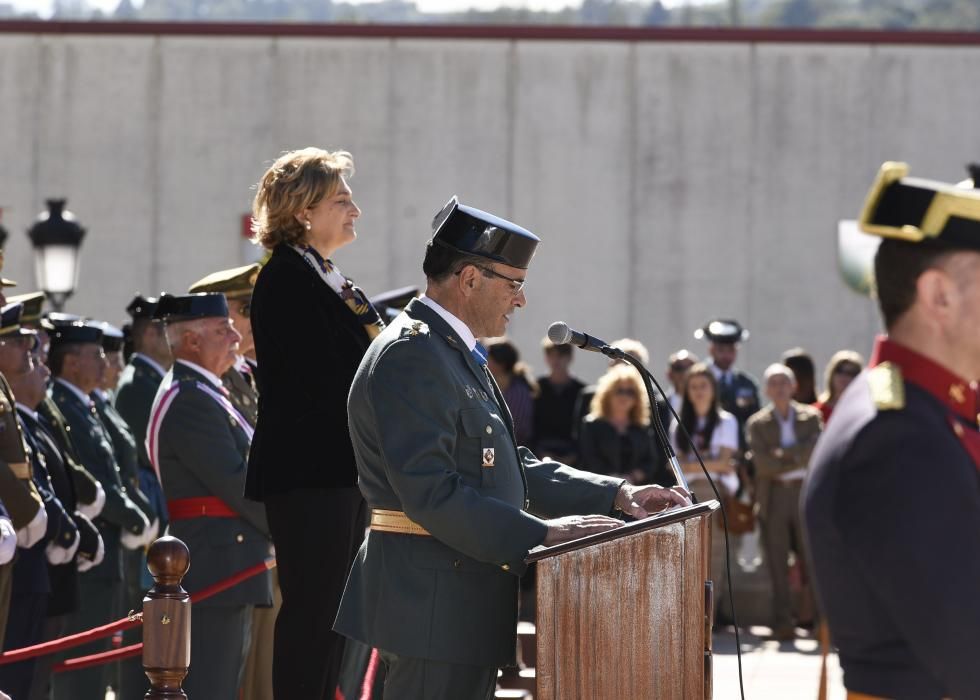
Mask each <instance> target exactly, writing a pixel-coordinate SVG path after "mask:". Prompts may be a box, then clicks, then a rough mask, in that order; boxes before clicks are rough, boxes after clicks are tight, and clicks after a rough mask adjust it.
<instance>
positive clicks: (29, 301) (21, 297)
mask: <svg viewBox="0 0 980 700" xmlns="http://www.w3.org/2000/svg"><path fill="white" fill-rule="evenodd" d="M45 299H47V296H46V295H45V293H44V292H30V293H28V294H18V295H16V296H12V297H7V301H8V302H9V303H11V304H17V303H19V304H23V305H24V311H23V313H22V314H21V316H20V321H21V323H26V324H30V325H37V324H38V323H39V322H40V321H41V311H42V310H43V308H44V300H45Z"/></svg>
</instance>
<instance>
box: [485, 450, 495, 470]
mask: <svg viewBox="0 0 980 700" xmlns="http://www.w3.org/2000/svg"><path fill="white" fill-rule="evenodd" d="M493 458H494V454H493V448H492V447H484V448H483V466H484V467H492V466H493Z"/></svg>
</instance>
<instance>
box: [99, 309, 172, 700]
mask: <svg viewBox="0 0 980 700" xmlns="http://www.w3.org/2000/svg"><path fill="white" fill-rule="evenodd" d="M90 323H92V324H94V325H95V326H96V327H97V328H99V329H100V330H101V331H102V350H103V352H104V353H105V359H106V368H105V372H103V373H102V379H101V380H100V381H99V386H98V387H97V388H96V389H95V391H93V392H92V393H91V394H90V395H89V396H90V398H91V399H92V403H94V404H95V410H96V411H97V412H98V414H99V420H101V421H102V425H104V426H105V429H106V433H107V434H108V435H109V438H110V440H111V441H112V449H113V453H114V454H115V457H116V464H117V465H118V467H119V476H120V478H121V479H122V482H123V485H125V487H126V493H127V494H129V497H130V498H131V499H132V500H133V502H134V503H135V504H136V505H137V506H139V508H140V510H141V511H143V515H145V516H146V519H147V520H148V521H149V522H150V528H149V530H148V531H147V533H146V535H145V537H144V541H145V543H146V544H150V543H152V542H153V540H155V539H156V538H157V535H158V534H159V532H160V518H159V515H158V514H157V510H156V508H155V507H154V506H153V504H152V503H151V502H150V500H149V498H148V497H147V496H146V495H145V494H144V493H143V492H142V491H141V490H140V481H141V480H140V466H139V451H138V449H137V446H136V438H135V437H134V436H133V433H132V431H131V430H130V428H129V424H128V423H127V422H126V419H125V418H123V417H122V415H121V414H120V413H119V412H118V411H117V410H116V409H115V407H114V406H113V404H112V399H113V391H115V388H116V385H117V384H118V382H119V376H120V373H121V372H122V370H123V360H122V347H123V333H122V330H120V329H119V328H116V327H115V326H113V325H112V324H110V323H106V322H104V321H102V322H99V321H93V322H90ZM122 555H123V580H124V582H125V586H124V588H123V601H122V606H123V607H122V609H123V611H127V610H139V609H140V608H141V607H142V605H143V595H144V594H145V593H146V590H147V588H149V585H144V584H146V583H147V582H146V580H145V579H146V577H145V573H146V571H147V569H146V550H145V548H144V547H137V548H136V549H126V550H124V551H123V553H122ZM141 639H142V634H141V632H140V631H139V630H127V631H126V632H125V633H124V635H123V641H124V643H125V644H126V645H129V644H137V643H138V642H139V641H140V640H141ZM119 668H120V674H121V676H122V678H121V681H120V687H121V688H122V692H121V693H120V695H121V697H120V698H119V700H141V699H142V697H143V695H144V692H145V686H146V680H145V679H146V676H145V674H144V673H143V663H142V660H141V659H140V658H138V657H134V658H132V659H126V660H124V661H122V662H120V664H119Z"/></svg>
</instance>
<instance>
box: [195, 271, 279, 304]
mask: <svg viewBox="0 0 980 700" xmlns="http://www.w3.org/2000/svg"><path fill="white" fill-rule="evenodd" d="M261 269H262V266H261V265H259V264H258V263H252V264H251V265H244V266H242V267H233V268H231V269H230V270H221V271H220V272H212V273H211V274H210V275H208V276H207V277H204V278H202V279H199V280H198V281H197V282H195V283H194V284H192V285H191V286H190V288H189V289H188V290H187V291H188V292H190V293H191V294H197V293H200V292H220V293H221V294H224V295H225V296H226V297H227V298H229V299H236V298H240V297H248V296H251V295H252V289H253V288H254V287H255V280H256V279H257V278H258V276H259V270H261Z"/></svg>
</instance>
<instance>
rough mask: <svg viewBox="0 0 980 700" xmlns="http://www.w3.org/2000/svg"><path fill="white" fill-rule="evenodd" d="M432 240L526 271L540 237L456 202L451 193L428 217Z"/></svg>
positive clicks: (461, 251)
mask: <svg viewBox="0 0 980 700" xmlns="http://www.w3.org/2000/svg"><path fill="white" fill-rule="evenodd" d="M432 242H433V243H435V244H436V245H440V246H443V247H445V248H450V249H452V250H455V251H458V252H460V253H464V254H466V255H477V256H480V257H482V258H487V259H489V260H493V261H494V262H499V263H503V264H504V265H510V266H511V267H516V268H519V269H521V270H526V269H527V267H528V265H530V264H531V258H532V257H533V256H534V251H535V249H536V248H537V247H538V243H540V242H541V239H540V238H538V237H537V236H535V235H534V234H533V233H531V232H530V231H528V230H527V229H524V228H521V227H520V226H518V225H517V224H515V223H512V222H510V221H507V220H506V219H501V218H500V217H497V216H494V215H493V214H488V213H487V212H485V211H481V210H479V209H475V208H473V207H468V206H466V205H463V204H460V203H459V200H458V199H457V198H456V196H455V195H453V198H452V199H450V200H449V201H448V202H447V203H446V206H444V207H443V208H442V210H441V211H440V212H439V213H438V214H436V216H435V218H434V219H433V220H432Z"/></svg>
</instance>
